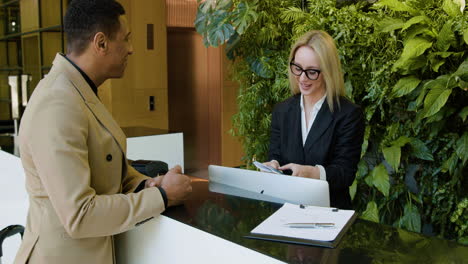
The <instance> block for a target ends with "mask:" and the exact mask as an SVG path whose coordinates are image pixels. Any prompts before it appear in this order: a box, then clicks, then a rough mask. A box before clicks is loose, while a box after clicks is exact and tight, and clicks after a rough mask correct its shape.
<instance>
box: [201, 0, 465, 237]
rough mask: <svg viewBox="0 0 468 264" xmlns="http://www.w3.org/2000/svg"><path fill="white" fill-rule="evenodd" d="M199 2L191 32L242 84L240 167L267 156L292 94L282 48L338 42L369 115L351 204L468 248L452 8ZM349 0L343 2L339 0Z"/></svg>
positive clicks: (435, 3) (459, 13)
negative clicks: (273, 128)
mask: <svg viewBox="0 0 468 264" xmlns="http://www.w3.org/2000/svg"><path fill="white" fill-rule="evenodd" d="M304 2H305V1H299V0H263V1H259V0H250V1H247V0H218V1H214V0H211V1H210V0H206V1H205V2H203V3H202V4H200V6H199V10H198V14H197V19H196V21H195V26H196V28H197V31H198V32H199V33H200V34H202V35H203V37H204V41H205V45H207V46H218V45H222V44H224V45H225V47H226V51H227V54H228V57H229V58H230V59H232V60H233V61H234V68H233V73H232V76H233V78H234V79H236V80H237V81H238V82H239V83H240V91H239V96H238V99H237V100H238V105H239V112H238V113H237V114H236V115H235V116H234V117H233V124H234V127H235V129H234V131H233V133H234V134H235V135H237V136H238V137H240V139H241V140H242V142H243V146H244V150H245V153H246V156H245V157H244V161H245V163H246V165H247V166H249V165H250V163H251V161H252V160H253V159H257V160H261V161H263V160H265V159H266V157H267V153H268V143H269V133H270V122H271V111H272V108H273V106H274V105H275V104H276V103H278V102H280V101H282V100H284V99H286V98H287V97H289V96H290V92H289V88H288V80H287V64H288V61H287V59H288V54H289V49H290V46H291V44H292V43H293V42H294V40H295V39H296V38H298V37H299V36H300V35H302V34H303V33H305V32H307V31H309V30H312V29H321V30H325V31H327V32H328V33H329V34H330V35H331V36H333V38H334V39H335V41H336V43H337V47H338V49H339V53H340V58H341V60H342V63H343V70H344V76H345V85H346V91H347V95H348V97H349V98H350V99H351V100H353V101H354V102H356V103H357V104H359V105H361V106H362V107H363V109H364V111H365V116H366V133H365V141H364V145H363V148H362V159H361V161H360V163H359V169H358V172H357V175H356V180H355V182H354V183H353V185H352V186H351V188H350V193H351V196H352V198H353V203H354V207H355V209H356V210H358V211H359V212H361V217H362V218H364V219H367V220H371V221H375V222H381V223H386V224H390V225H393V226H396V227H401V228H405V229H407V230H411V231H415V232H423V233H425V234H435V235H438V236H441V237H445V238H448V239H457V240H458V241H459V242H461V243H465V244H466V243H468V228H467V223H468V195H467V193H468V191H467V190H468V184H467V183H468V180H467V177H465V176H466V175H468V170H467V167H466V164H467V160H468V129H467V128H468V126H467V122H468V121H467V115H468V96H467V95H468V14H467V11H466V10H465V9H464V6H462V5H463V3H462V1H460V0H407V1H405V2H402V1H399V0H381V1H378V2H376V3H374V4H370V3H368V2H365V1H362V2H357V3H353V4H349V5H342V6H340V7H337V6H336V3H335V1H334V0H309V1H307V5H306V6H305V7H304V8H303V4H304ZM345 3H346V1H345Z"/></svg>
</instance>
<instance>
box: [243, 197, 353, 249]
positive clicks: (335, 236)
mask: <svg viewBox="0 0 468 264" xmlns="http://www.w3.org/2000/svg"><path fill="white" fill-rule="evenodd" d="M355 218H356V214H355V211H353V210H341V209H339V210H338V209H334V208H328V207H318V206H302V205H301V206H299V205H294V204H289V203H286V204H284V205H283V207H281V208H280V209H279V210H278V211H276V212H275V213H274V214H272V215H271V216H270V217H268V218H267V219H266V220H265V221H263V222H262V223H261V224H260V225H258V226H257V227H256V228H254V229H253V230H252V231H251V232H250V233H251V235H250V236H248V237H249V238H257V239H265V240H274V241H283V242H291V243H298V244H307V245H319V246H324V247H335V246H336V244H337V243H338V242H339V239H340V238H341V236H342V235H343V234H344V232H345V231H346V229H347V228H348V227H349V226H350V224H351V223H352V222H353V221H354V219H355Z"/></svg>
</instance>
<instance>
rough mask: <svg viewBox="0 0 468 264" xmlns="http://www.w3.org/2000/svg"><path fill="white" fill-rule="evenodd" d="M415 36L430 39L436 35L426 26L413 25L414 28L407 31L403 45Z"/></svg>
mask: <svg viewBox="0 0 468 264" xmlns="http://www.w3.org/2000/svg"><path fill="white" fill-rule="evenodd" d="M416 36H420V37H422V36H429V37H430V38H435V37H436V35H435V34H434V32H432V30H431V29H430V28H429V26H428V25H425V24H417V25H414V27H411V28H410V29H408V31H406V36H405V39H404V41H403V44H406V43H407V42H408V41H409V40H411V39H413V38H414V37H416Z"/></svg>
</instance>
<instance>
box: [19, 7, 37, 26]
mask: <svg viewBox="0 0 468 264" xmlns="http://www.w3.org/2000/svg"><path fill="white" fill-rule="evenodd" d="M38 8H39V2H38V0H21V1H20V14H21V31H22V32H27V31H31V30H35V29H38V28H39V14H38V12H37V10H39V9H38Z"/></svg>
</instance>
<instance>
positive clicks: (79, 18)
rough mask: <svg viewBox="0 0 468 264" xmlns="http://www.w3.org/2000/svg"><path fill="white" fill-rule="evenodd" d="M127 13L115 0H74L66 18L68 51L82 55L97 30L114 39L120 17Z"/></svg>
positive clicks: (118, 27) (65, 27)
mask: <svg viewBox="0 0 468 264" xmlns="http://www.w3.org/2000/svg"><path fill="white" fill-rule="evenodd" d="M124 14H125V10H124V8H123V7H122V5H121V4H120V3H119V2H117V1H115V0H73V1H71V3H70V4H69V6H68V9H67V13H66V14H65V18H64V30H65V34H66V36H67V52H68V53H71V52H74V53H76V54H78V55H80V54H81V53H82V52H83V51H84V50H85V49H86V47H87V46H88V44H89V42H90V41H91V40H92V38H93V37H94V35H95V34H96V33H97V32H103V33H104V34H106V36H107V37H109V38H110V39H113V38H114V37H115V34H116V33H117V32H118V30H119V29H120V21H119V17H120V16H121V15H124Z"/></svg>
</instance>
